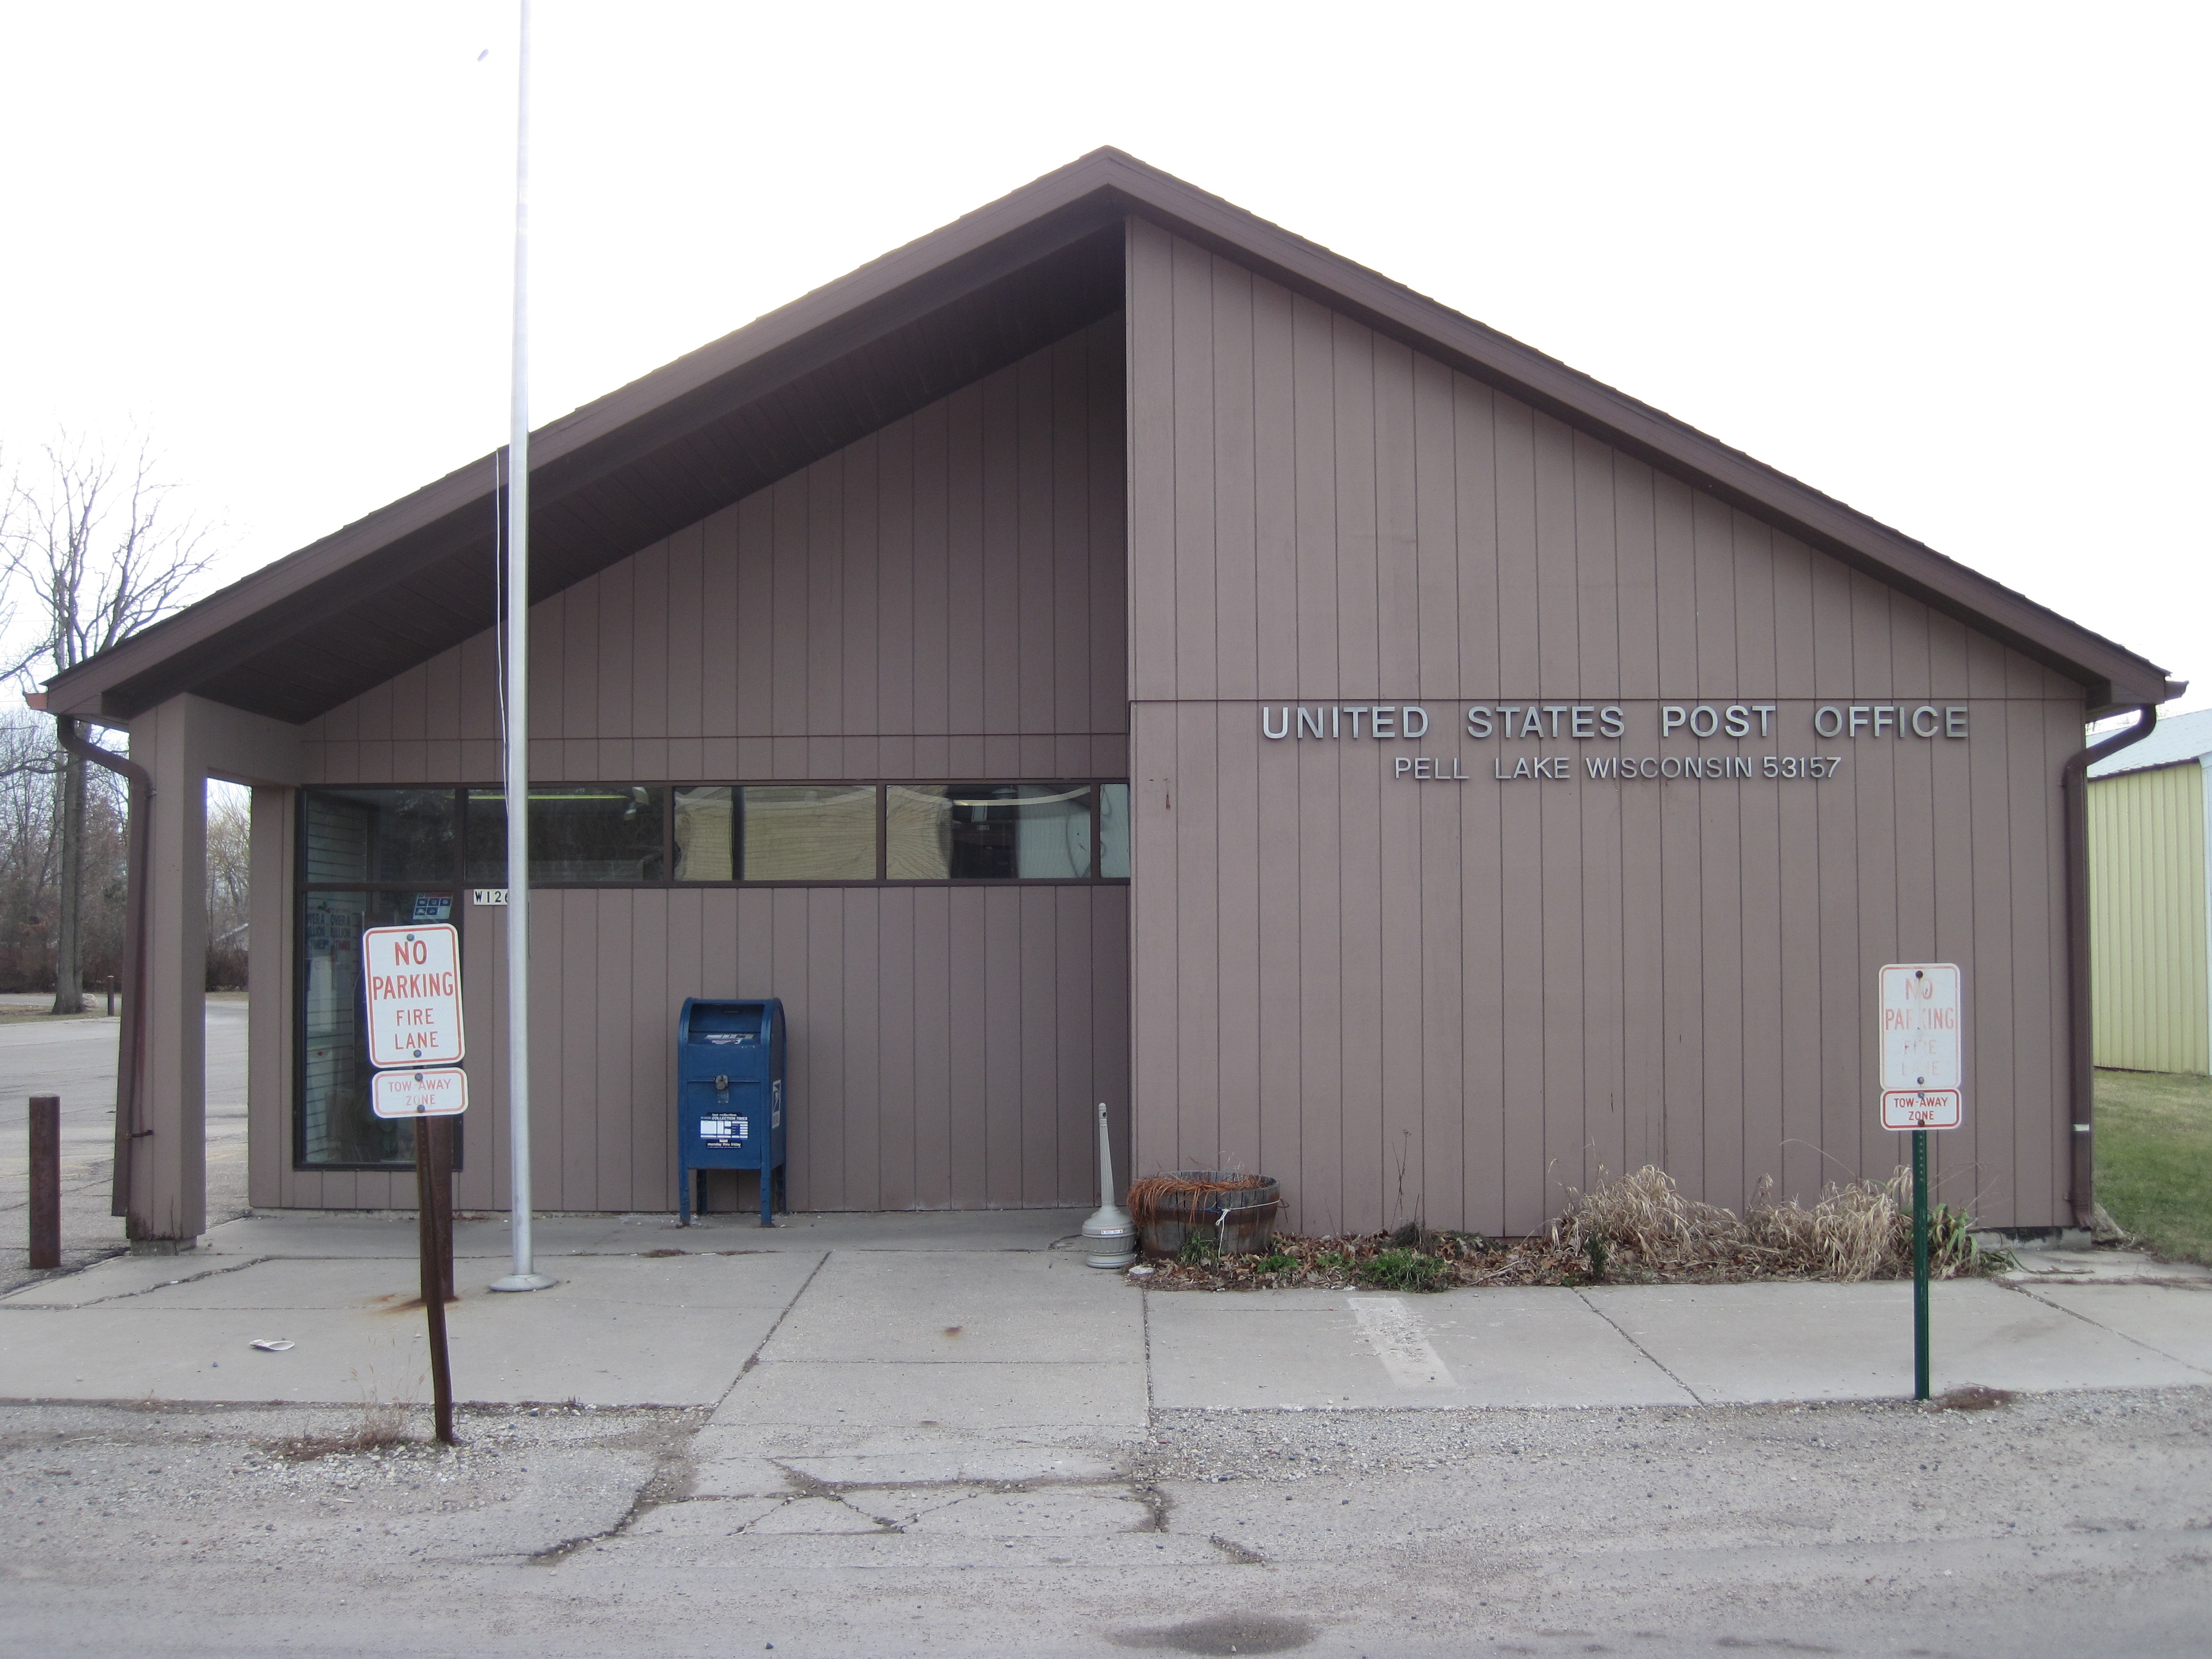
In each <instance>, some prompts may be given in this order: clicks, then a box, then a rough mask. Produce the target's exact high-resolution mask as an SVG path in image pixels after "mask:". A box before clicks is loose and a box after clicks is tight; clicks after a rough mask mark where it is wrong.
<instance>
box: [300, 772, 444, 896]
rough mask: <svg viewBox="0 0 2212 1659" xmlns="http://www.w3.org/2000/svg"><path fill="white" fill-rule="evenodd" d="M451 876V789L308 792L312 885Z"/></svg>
mask: <svg viewBox="0 0 2212 1659" xmlns="http://www.w3.org/2000/svg"><path fill="white" fill-rule="evenodd" d="M307 879H308V880H309V881H310V882H333V881H361V882H369V881H431V882H437V883H440V884H445V883H447V882H450V881H452V880H453V791H452V790H450V789H343V790H327V789H316V790H311V791H309V792H308V794H307Z"/></svg>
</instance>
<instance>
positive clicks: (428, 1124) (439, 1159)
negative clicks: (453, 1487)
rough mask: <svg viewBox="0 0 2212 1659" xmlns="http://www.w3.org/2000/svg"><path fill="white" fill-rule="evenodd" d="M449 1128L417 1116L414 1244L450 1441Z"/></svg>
mask: <svg viewBox="0 0 2212 1659" xmlns="http://www.w3.org/2000/svg"><path fill="white" fill-rule="evenodd" d="M444 1127H446V1121H445V1120H444V1119H443V1118H436V1117H418V1118H416V1120H415V1204H416V1247H417V1249H419V1250H420V1252H421V1255H422V1273H421V1283H422V1313H423V1317H424V1319H425V1320H426V1321H427V1322H428V1328H429V1329H428V1335H429V1339H430V1400H431V1406H432V1410H433V1413H434V1416H435V1421H436V1424H437V1435H438V1438H439V1439H440V1440H441V1442H443V1443H445V1444H447V1445H448V1446H450V1445H452V1444H453V1443H454V1442H453V1369H452V1366H451V1364H450V1362H449V1361H448V1360H447V1355H446V1297H447V1288H446V1287H447V1285H448V1284H450V1283H451V1282H452V1270H451V1269H450V1268H448V1267H445V1266H444V1264H443V1262H442V1261H441V1256H442V1255H443V1251H442V1249H441V1242H440V1235H441V1231H443V1230H442V1229H441V1227H440V1226H439V1225H438V1211H439V1207H440V1206H439V1203H438V1195H439V1191H440V1188H441V1186H442V1185H443V1184H444V1183H443V1182H441V1180H440V1179H439V1169H438V1166H439V1165H440V1164H442V1163H443V1162H444V1161H445V1159H446V1156H447V1151H446V1148H447V1141H446V1137H445V1135H443V1134H442V1133H439V1131H441V1130H442V1129H443V1128H444Z"/></svg>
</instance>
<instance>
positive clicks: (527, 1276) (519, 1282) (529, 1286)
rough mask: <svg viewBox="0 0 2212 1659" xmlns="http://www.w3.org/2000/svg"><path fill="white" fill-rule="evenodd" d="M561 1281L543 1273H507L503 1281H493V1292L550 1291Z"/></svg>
mask: <svg viewBox="0 0 2212 1659" xmlns="http://www.w3.org/2000/svg"><path fill="white" fill-rule="evenodd" d="M560 1282H561V1281H560V1280H559V1279H553V1278H549V1277H548V1276H547V1275H546V1274H544V1273H509V1274H507V1277H506V1278H504V1279H493V1280H492V1282H491V1286H490V1288H492V1289H493V1290H495V1291H550V1290H551V1289H552V1288H553V1287H554V1286H555V1285H558V1284H559V1283H560Z"/></svg>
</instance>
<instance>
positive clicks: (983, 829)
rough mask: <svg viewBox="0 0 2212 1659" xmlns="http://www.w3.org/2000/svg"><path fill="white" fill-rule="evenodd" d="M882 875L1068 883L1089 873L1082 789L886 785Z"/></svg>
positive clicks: (1086, 788)
mask: <svg viewBox="0 0 2212 1659" xmlns="http://www.w3.org/2000/svg"><path fill="white" fill-rule="evenodd" d="M887 793H888V796H889V799H888V800H887V801H886V803H885V814H884V816H885V829H886V832H887V835H888V837H889V839H888V841H887V843H886V848H885V851H886V856H885V860H884V869H885V873H886V874H888V875H889V876H890V878H892V879H893V880H907V881H945V880H953V881H989V880H1028V881H1053V880H1060V881H1071V880H1080V879H1083V878H1086V877H1088V876H1089V875H1090V874H1091V786H1090V785H1089V784H1087V783H936V784H893V785H892V786H891V787H890V789H889V790H888V792H887Z"/></svg>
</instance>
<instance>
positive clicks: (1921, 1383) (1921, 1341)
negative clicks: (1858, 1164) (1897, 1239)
mask: <svg viewBox="0 0 2212 1659" xmlns="http://www.w3.org/2000/svg"><path fill="white" fill-rule="evenodd" d="M1912 1397H1913V1398H1914V1399H1915V1400H1925V1399H1927V1398H1928V1131H1927V1130H1925V1129H1915V1130H1914V1131H1913V1132H1912Z"/></svg>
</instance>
